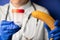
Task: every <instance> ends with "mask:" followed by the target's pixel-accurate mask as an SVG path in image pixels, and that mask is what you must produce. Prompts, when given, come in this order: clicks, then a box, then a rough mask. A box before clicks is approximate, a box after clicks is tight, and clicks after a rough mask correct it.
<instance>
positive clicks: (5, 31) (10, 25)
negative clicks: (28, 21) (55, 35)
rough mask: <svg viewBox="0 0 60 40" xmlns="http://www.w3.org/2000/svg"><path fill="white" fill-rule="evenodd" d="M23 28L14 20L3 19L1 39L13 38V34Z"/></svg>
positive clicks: (0, 29) (0, 31)
mask: <svg viewBox="0 0 60 40" xmlns="http://www.w3.org/2000/svg"><path fill="white" fill-rule="evenodd" d="M20 29H21V28H20V27H19V26H18V25H16V24H15V23H14V22H13V21H6V20H3V21H1V22H0V39H1V40H11V38H12V35H13V34H14V33H16V32H17V31H19V30H20Z"/></svg>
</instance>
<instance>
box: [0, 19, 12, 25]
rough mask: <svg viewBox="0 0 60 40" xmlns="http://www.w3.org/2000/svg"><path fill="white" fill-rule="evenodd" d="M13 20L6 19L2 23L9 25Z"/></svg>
mask: <svg viewBox="0 0 60 40" xmlns="http://www.w3.org/2000/svg"><path fill="white" fill-rule="evenodd" d="M12 22H13V21H6V20H3V21H1V23H0V24H1V25H9V24H11V23H12Z"/></svg>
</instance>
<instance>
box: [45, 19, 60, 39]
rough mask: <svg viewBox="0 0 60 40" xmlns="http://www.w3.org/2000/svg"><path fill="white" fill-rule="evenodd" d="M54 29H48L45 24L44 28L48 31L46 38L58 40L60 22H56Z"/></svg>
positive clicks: (59, 36)
mask: <svg viewBox="0 0 60 40" xmlns="http://www.w3.org/2000/svg"><path fill="white" fill-rule="evenodd" d="M54 25H55V27H56V28H55V29H54V30H50V28H49V27H48V26H47V25H46V24H45V28H46V29H47V31H48V37H49V39H50V38H53V39H54V40H60V21H59V20H56V21H55V23H54Z"/></svg>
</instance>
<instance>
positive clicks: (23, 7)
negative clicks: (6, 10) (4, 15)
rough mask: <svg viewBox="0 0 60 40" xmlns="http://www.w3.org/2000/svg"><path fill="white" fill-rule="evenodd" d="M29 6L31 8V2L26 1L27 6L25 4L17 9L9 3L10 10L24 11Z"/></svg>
mask: <svg viewBox="0 0 60 40" xmlns="http://www.w3.org/2000/svg"><path fill="white" fill-rule="evenodd" d="M30 6H31V1H28V3H27V4H25V5H23V6H21V7H19V8H16V7H14V6H13V5H12V3H11V2H10V9H24V10H25V9H27V8H29V7H30Z"/></svg>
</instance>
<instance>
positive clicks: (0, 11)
mask: <svg viewBox="0 0 60 40" xmlns="http://www.w3.org/2000/svg"><path fill="white" fill-rule="evenodd" d="M1 13H2V10H1V6H0V20H1V16H2V14H1Z"/></svg>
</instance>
